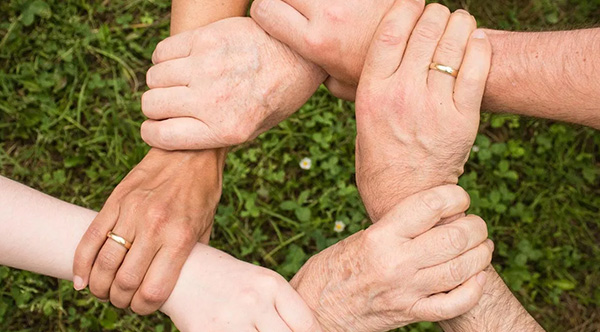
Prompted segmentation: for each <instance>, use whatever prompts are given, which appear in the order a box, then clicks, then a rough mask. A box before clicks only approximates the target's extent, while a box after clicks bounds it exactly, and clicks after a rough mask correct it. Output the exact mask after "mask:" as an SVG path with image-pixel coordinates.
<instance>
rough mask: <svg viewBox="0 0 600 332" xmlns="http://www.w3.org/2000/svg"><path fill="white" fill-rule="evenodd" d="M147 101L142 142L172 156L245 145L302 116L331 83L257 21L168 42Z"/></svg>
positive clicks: (228, 23)
mask: <svg viewBox="0 0 600 332" xmlns="http://www.w3.org/2000/svg"><path fill="white" fill-rule="evenodd" d="M153 62H154V63H155V64H156V65H155V66H154V67H152V68H150V70H149V71H148V74H147V77H146V83H147V84H148V86H149V87H150V90H149V91H147V92H146V93H145V94H144V95H143V96H142V110H143V112H144V114H145V115H146V116H147V117H148V118H149V119H150V120H148V121H146V122H144V124H143V125H142V138H143V139H144V141H146V143H148V144H149V145H151V146H154V147H158V148H161V149H166V150H183V149H209V148H218V147H227V146H233V145H237V144H241V143H244V142H246V141H248V140H250V139H252V138H255V137H256V136H258V135H259V134H261V133H262V132H264V131H266V130H268V129H269V128H271V127H273V126H274V125H276V124H278V123H279V122H281V121H283V120H284V119H286V118H287V117H288V116H289V115H291V114H292V113H294V112H295V111H296V110H298V109H299V108H300V107H301V106H302V105H303V104H304V103H305V102H306V101H307V100H308V98H310V96H311V95H312V94H313V93H314V92H315V90H316V89H317V87H318V86H319V84H321V82H322V81H323V80H324V79H325V76H326V75H325V74H324V72H322V71H321V70H320V69H319V68H318V67H317V66H315V65H313V64H312V63H310V62H308V61H306V60H304V59H303V58H302V57H300V56H299V55H297V54H296V53H294V52H292V51H291V50H290V49H289V48H288V47H287V46H285V45H283V44H282V43H280V42H278V41H276V40H275V39H273V38H271V37H270V36H269V35H267V34H266V33H265V32H264V31H263V30H262V29H261V28H260V27H259V26H258V25H257V24H256V23H255V22H254V21H253V20H252V19H251V18H239V17H238V18H229V19H225V20H221V21H219V22H216V23H213V24H210V25H208V26H206V27H203V28H200V29H197V30H194V31H190V32H184V33H181V34H178V35H175V36H173V37H170V38H167V39H165V40H164V41H162V42H161V43H159V45H158V46H157V48H156V51H155V52H154V55H153Z"/></svg>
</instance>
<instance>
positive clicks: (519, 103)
mask: <svg viewBox="0 0 600 332" xmlns="http://www.w3.org/2000/svg"><path fill="white" fill-rule="evenodd" d="M487 33H488V35H489V36H490V41H491V43H492V46H493V50H494V55H493V59H492V68H491V72H490V76H489V78H488V82H487V89H486V93H485V98H484V105H483V106H484V109H486V110H490V111H496V112H510V113H516V114H521V115H526V116H533V117H538V118H546V119H552V120H559V121H566V122H573V123H578V124H583V125H587V126H590V127H594V128H597V129H600V80H599V79H598V77H600V58H599V57H598V56H597V55H598V54H600V29H587V30H573V31H553V32H506V31H496V30H488V31H487Z"/></svg>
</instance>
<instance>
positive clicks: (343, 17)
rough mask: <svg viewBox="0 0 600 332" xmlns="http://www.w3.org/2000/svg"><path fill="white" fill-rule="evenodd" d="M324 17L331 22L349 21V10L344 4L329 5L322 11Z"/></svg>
mask: <svg viewBox="0 0 600 332" xmlns="http://www.w3.org/2000/svg"><path fill="white" fill-rule="evenodd" d="M323 14H324V17H325V18H326V19H327V20H328V21H329V22H331V23H335V24H340V23H344V22H347V21H349V19H350V17H349V16H350V15H349V14H350V12H349V10H348V8H346V6H340V5H330V6H326V7H325V8H324V11H323Z"/></svg>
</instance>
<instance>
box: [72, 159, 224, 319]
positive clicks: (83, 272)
mask: <svg viewBox="0 0 600 332" xmlns="http://www.w3.org/2000/svg"><path fill="white" fill-rule="evenodd" d="M223 163H224V154H223V153H221V152H217V151H199V152H196V151H190V152H172V153H168V152H165V151H161V150H156V149H153V150H151V151H150V152H149V153H148V155H146V157H145V158H144V159H143V160H142V161H141V162H140V163H139V164H138V165H137V166H136V167H135V168H134V169H133V170H132V171H131V172H130V173H129V174H128V175H127V176H126V177H125V178H124V179H123V181H121V183H119V185H118V186H117V187H116V188H115V190H114V191H113V192H112V194H111V195H110V197H109V198H108V200H107V201H106V203H105V204H104V207H103V208H102V210H101V211H100V213H99V214H98V215H97V216H96V218H95V219H94V221H93V222H92V224H91V225H90V227H89V228H88V230H87V231H86V233H85V234H84V236H83V238H82V239H81V242H80V243H79V246H78V247H77V250H76V253H75V260H74V266H73V273H74V276H78V277H80V278H82V281H83V285H77V283H75V287H77V286H79V289H81V288H83V287H85V285H86V284H89V287H90V291H91V292H92V294H94V295H95V296H96V297H98V298H100V299H103V300H110V301H111V303H112V304H113V305H115V306H116V307H119V308H127V307H129V306H131V308H132V310H133V311H134V312H136V313H138V314H142V315H144V314H150V313H152V312H154V311H156V310H158V308H160V306H161V305H162V304H163V303H164V302H165V300H166V299H167V298H168V296H169V294H170V293H171V290H172V289H173V287H174V286H175V283H176V281H177V277H178V275H179V271H180V270H181V267H182V266H183V264H184V262H185V259H186V258H187V256H188V255H189V253H190V251H191V250H192V248H193V247H194V245H195V244H196V243H197V242H198V241H203V242H205V243H207V242H208V239H209V236H210V230H211V227H212V223H213V217H214V214H215V211H216V207H217V204H218V203H219V199H220V197H221V172H222V167H223V166H222V164H223ZM108 231H112V232H114V233H115V234H117V235H119V236H122V237H123V238H124V239H126V240H127V241H130V242H132V243H133V245H132V247H131V249H130V250H129V251H126V250H125V248H123V247H122V246H121V245H120V244H118V243H116V242H114V241H112V240H109V239H107V237H106V234H107V232H108Z"/></svg>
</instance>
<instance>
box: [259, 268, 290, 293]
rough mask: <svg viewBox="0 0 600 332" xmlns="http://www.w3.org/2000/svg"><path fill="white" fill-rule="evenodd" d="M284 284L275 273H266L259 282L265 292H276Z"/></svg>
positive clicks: (283, 280) (280, 277)
mask: <svg viewBox="0 0 600 332" xmlns="http://www.w3.org/2000/svg"><path fill="white" fill-rule="evenodd" d="M284 283H285V279H283V277H282V276H280V275H279V274H277V273H274V272H266V273H265V274H263V276H262V277H261V280H260V285H261V287H262V288H263V289H265V290H272V291H277V290H278V289H279V288H280V287H281V286H283V285H284Z"/></svg>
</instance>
